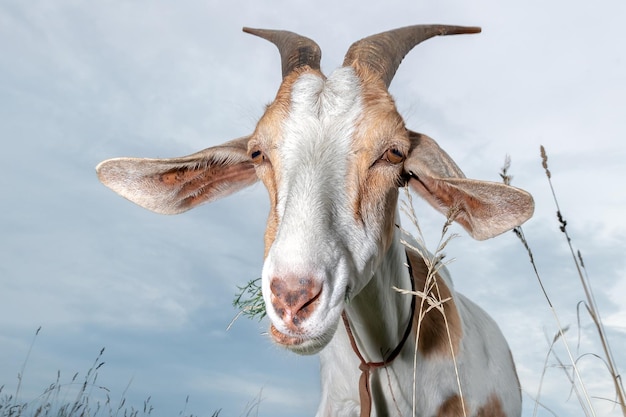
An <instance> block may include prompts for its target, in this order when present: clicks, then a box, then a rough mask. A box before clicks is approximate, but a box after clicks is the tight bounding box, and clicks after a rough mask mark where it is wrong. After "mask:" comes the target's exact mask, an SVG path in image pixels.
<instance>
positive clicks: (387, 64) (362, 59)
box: [343, 25, 480, 87]
mask: <svg viewBox="0 0 626 417" xmlns="http://www.w3.org/2000/svg"><path fill="white" fill-rule="evenodd" d="M479 32H480V28H479V27H472V26H447V25H415V26H407V27H403V28H399V29H394V30H390V31H388V32H383V33H379V34H377V35H372V36H368V37H367V38H364V39H361V40H360V41H356V42H355V43H353V44H352V46H350V49H348V52H347V53H346V57H345V59H344V61H343V65H344V66H349V65H354V64H355V63H359V64H365V65H367V66H368V67H370V69H371V70H373V71H374V72H375V73H378V74H379V75H380V78H381V79H382V80H383V81H384V82H385V85H386V86H387V87H389V84H391V80H392V79H393V76H394V75H395V73H396V71H397V70H398V67H399V66H400V63H401V62H402V59H403V58H404V57H405V55H406V54H408V53H409V51H410V50H411V49H413V47H414V46H415V45H417V44H418V43H420V42H422V41H425V40H426V39H429V38H432V37H433V36H441V35H457V34H464V33H479Z"/></svg>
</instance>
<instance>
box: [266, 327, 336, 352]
mask: <svg viewBox="0 0 626 417" xmlns="http://www.w3.org/2000/svg"><path fill="white" fill-rule="evenodd" d="M336 329H337V323H335V325H334V326H333V327H332V328H331V329H329V330H328V331H326V332H325V333H323V334H322V335H321V336H315V337H311V338H307V337H303V336H289V335H286V334H284V333H281V332H280V331H279V330H278V329H276V327H275V326H274V325H273V324H270V331H269V334H270V336H271V337H272V340H273V341H274V342H275V343H276V344H278V345H279V346H281V347H283V348H285V349H288V350H290V351H292V352H294V353H297V354H298V355H315V354H316V353H319V352H320V351H321V350H322V349H324V348H325V347H326V345H328V343H330V341H331V340H332V338H333V336H334V334H335V330H336Z"/></svg>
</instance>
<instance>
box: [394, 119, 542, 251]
mask: <svg viewBox="0 0 626 417" xmlns="http://www.w3.org/2000/svg"><path fill="white" fill-rule="evenodd" d="M409 138H410V140H411V151H410V154H409V156H408V157H407V159H406V161H405V162H404V170H405V172H406V174H408V176H409V185H410V186H411V188H412V189H413V190H414V191H415V192H417V193H418V194H419V195H420V196H421V197H423V198H424V199H425V200H426V201H428V203H430V205H432V206H433V207H434V208H436V209H437V210H439V211H440V212H442V213H444V214H446V213H447V212H448V210H450V209H451V208H453V207H456V208H458V210H459V212H458V214H457V216H456V217H455V219H454V220H455V221H456V222H458V223H459V224H460V225H461V226H463V228H465V230H467V232H468V233H469V234H470V235H471V236H472V237H473V238H474V239H478V240H484V239H488V238H490V237H494V236H497V235H499V234H501V233H504V232H506V231H507V230H510V229H513V228H514V227H516V226H519V225H521V224H522V223H524V222H525V221H526V220H528V219H529V218H530V217H531V216H532V214H533V211H534V202H533V198H532V196H531V195H530V194H528V193H527V192H526V191H524V190H521V189H519V188H515V187H511V186H509V185H505V184H503V183H498V182H489V181H479V180H471V179H467V178H465V175H463V172H462V171H461V170H460V169H459V167H458V166H457V165H456V164H455V163H454V161H453V160H452V158H450V157H449V156H448V154H447V153H445V152H444V151H443V150H442V149H441V148H440V147H439V145H437V143H436V142H435V141H434V140H433V139H431V138H429V137H428V136H425V135H422V134H420V133H415V132H411V131H409Z"/></svg>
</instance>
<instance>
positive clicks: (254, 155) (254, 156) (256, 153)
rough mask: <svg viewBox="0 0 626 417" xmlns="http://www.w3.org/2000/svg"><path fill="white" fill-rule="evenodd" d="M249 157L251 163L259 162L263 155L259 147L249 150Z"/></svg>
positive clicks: (263, 158) (262, 159)
mask: <svg viewBox="0 0 626 417" xmlns="http://www.w3.org/2000/svg"><path fill="white" fill-rule="evenodd" d="M250 159H251V160H252V162H253V163H255V164H259V163H261V162H263V161H264V160H265V155H264V154H263V152H262V151H261V150H260V149H254V150H253V151H252V152H250Z"/></svg>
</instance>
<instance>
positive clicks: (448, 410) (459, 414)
mask: <svg viewBox="0 0 626 417" xmlns="http://www.w3.org/2000/svg"><path fill="white" fill-rule="evenodd" d="M465 415H467V413H464V412H463V402H462V401H461V397H459V396H458V395H457V394H454V395H453V396H451V397H448V398H447V399H446V400H445V401H444V402H443V404H441V406H440V407H439V410H437V417H463V416H465Z"/></svg>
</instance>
